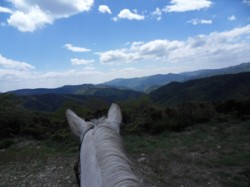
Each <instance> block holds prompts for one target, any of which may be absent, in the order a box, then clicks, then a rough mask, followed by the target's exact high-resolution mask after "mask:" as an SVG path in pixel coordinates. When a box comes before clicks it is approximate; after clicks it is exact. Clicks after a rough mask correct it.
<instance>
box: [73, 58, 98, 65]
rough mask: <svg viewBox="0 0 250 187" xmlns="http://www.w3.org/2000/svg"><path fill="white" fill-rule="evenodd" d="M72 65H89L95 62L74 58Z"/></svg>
mask: <svg viewBox="0 0 250 187" xmlns="http://www.w3.org/2000/svg"><path fill="white" fill-rule="evenodd" d="M70 61H71V64H72V65H87V64H91V63H93V62H94V60H92V59H91V60H86V59H79V58H72V59H71V60H70Z"/></svg>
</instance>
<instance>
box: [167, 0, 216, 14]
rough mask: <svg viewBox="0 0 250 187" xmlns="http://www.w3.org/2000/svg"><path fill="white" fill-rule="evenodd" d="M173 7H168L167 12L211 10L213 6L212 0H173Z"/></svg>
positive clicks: (171, 2)
mask: <svg viewBox="0 0 250 187" xmlns="http://www.w3.org/2000/svg"><path fill="white" fill-rule="evenodd" d="M170 4H171V5H168V6H166V7H165V8H164V9H163V11H165V12H186V11H193V10H200V9H204V8H209V7H210V6H211V5H212V2H211V1H210V0H171V1H170Z"/></svg>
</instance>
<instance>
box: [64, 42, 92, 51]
mask: <svg viewBox="0 0 250 187" xmlns="http://www.w3.org/2000/svg"><path fill="white" fill-rule="evenodd" d="M64 47H65V48H66V49H68V50H70V51H73V52H89V51H91V50H90V49H87V48H84V47H77V46H73V45H72V44H65V45H64Z"/></svg>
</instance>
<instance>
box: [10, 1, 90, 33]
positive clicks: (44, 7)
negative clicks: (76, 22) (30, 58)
mask: <svg viewBox="0 0 250 187" xmlns="http://www.w3.org/2000/svg"><path fill="white" fill-rule="evenodd" d="M9 2H10V3H12V5H13V7H14V8H13V10H10V11H11V12H9V13H11V15H10V17H9V18H8V20H7V22H8V24H9V25H11V26H13V27H16V28H17V29H18V30H20V31H22V32H34V31H35V30H37V29H39V28H42V27H44V26H45V25H47V24H52V23H53V22H54V21H55V20H56V19H60V18H67V17H70V16H72V15H75V14H78V13H80V12H84V11H89V10H90V9H91V7H92V5H93V3H94V0H71V1H65V0H53V1H41V0H39V1H30V0H9Z"/></svg>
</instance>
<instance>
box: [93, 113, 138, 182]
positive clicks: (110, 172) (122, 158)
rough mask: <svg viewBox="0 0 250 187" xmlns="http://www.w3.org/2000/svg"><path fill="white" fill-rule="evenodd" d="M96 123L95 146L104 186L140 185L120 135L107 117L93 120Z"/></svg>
mask: <svg viewBox="0 0 250 187" xmlns="http://www.w3.org/2000/svg"><path fill="white" fill-rule="evenodd" d="M91 122H92V123H94V124H95V127H96V128H95V146H96V147H95V148H96V159H97V160H98V163H99V166H100V169H101V174H102V176H103V179H104V181H103V182H104V183H103V186H140V182H139V180H138V178H137V177H136V176H135V175H134V173H133V166H132V164H131V162H130V161H129V159H128V158H127V156H126V154H125V153H124V149H123V142H122V139H121V137H120V135H119V134H118V133H117V132H116V131H115V130H114V129H112V127H111V125H110V123H112V122H110V121H109V120H108V119H107V118H100V119H97V120H92V121H91Z"/></svg>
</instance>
